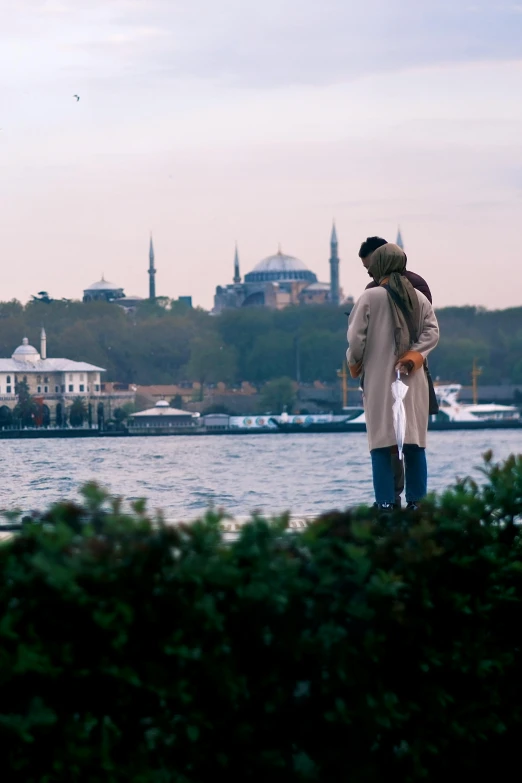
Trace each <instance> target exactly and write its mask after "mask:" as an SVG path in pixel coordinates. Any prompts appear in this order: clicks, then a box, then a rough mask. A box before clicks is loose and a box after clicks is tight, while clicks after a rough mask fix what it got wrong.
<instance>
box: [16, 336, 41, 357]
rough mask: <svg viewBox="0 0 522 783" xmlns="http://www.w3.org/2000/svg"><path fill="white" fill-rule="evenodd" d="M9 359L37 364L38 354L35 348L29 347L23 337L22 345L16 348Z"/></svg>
mask: <svg viewBox="0 0 522 783" xmlns="http://www.w3.org/2000/svg"><path fill="white" fill-rule="evenodd" d="M11 358H12V359H15V361H18V362H37V361H39V359H40V354H39V353H38V351H37V350H36V348H33V346H32V345H29V340H28V339H27V337H24V339H23V340H22V345H19V346H18V348H17V349H16V350H15V352H14V353H13V355H12V357H11Z"/></svg>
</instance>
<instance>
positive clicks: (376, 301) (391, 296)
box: [346, 237, 439, 510]
mask: <svg viewBox="0 0 522 783" xmlns="http://www.w3.org/2000/svg"><path fill="white" fill-rule="evenodd" d="M359 257H360V258H361V260H362V262H363V264H364V266H365V267H366V269H367V270H368V274H369V275H370V277H371V278H372V282H371V283H369V285H368V287H367V288H366V291H365V292H364V293H363V295H362V296H361V297H360V298H359V300H358V301H357V302H356V304H355V306H354V308H353V310H352V312H351V313H350V318H349V321H348V351H347V354H346V355H347V358H348V367H349V370H350V374H351V376H352V378H359V379H360V380H361V386H362V388H363V395H364V409H365V415H366V428H367V432H368V443H369V446H370V454H371V459H372V472H373V486H374V491H375V500H376V505H377V506H378V507H379V508H381V509H383V510H387V509H392V508H394V507H396V506H400V503H401V497H400V496H401V493H402V490H403V488H404V479H406V501H407V505H408V508H410V509H413V510H415V509H416V508H417V507H418V503H419V501H421V500H422V499H423V497H424V496H425V495H426V493H427V481H428V471H427V466H426V432H427V429H428V411H429V386H428V372H427V364H426V357H427V356H428V354H429V353H430V352H431V351H432V350H433V349H434V348H435V346H436V345H437V343H438V340H439V327H438V324H437V319H436V317H435V313H434V311H433V307H432V305H431V293H430V289H429V287H428V284H427V283H426V281H425V280H423V279H422V277H420V276H419V275H416V274H414V273H413V272H410V271H408V270H407V269H406V262H407V257H406V254H405V253H404V251H403V250H402V249H401V248H400V247H399V246H398V245H394V244H392V243H390V242H386V240H385V239H382V238H381V237H369V238H368V239H367V240H366V241H365V242H363V244H362V245H361V249H360V251H359ZM397 371H399V372H400V373H401V380H402V381H403V382H404V383H405V384H406V385H407V386H408V393H407V394H406V397H405V399H404V407H405V409H406V437H405V439H404V460H405V463H406V465H405V469H404V468H403V462H402V461H400V460H399V458H398V451H397V445H396V444H397V440H396V436H395V430H394V427H393V418H392V407H393V403H394V398H393V395H392V390H391V386H392V383H393V381H394V380H395V379H396V377H397Z"/></svg>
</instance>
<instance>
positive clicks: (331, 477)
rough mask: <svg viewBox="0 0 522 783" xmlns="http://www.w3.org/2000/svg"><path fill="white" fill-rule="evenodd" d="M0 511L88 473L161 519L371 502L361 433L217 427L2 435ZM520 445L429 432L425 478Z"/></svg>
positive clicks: (70, 493)
mask: <svg viewBox="0 0 522 783" xmlns="http://www.w3.org/2000/svg"><path fill="white" fill-rule="evenodd" d="M0 443H1V446H0V448H1V453H2V470H1V474H0V509H4V510H13V509H21V510H22V511H30V510H43V509H44V508H46V507H47V506H48V505H49V504H50V503H53V502H55V501H58V500H62V499H66V498H68V499H75V498H78V491H79V488H80V487H81V486H82V485H83V484H84V483H85V482H87V481H90V480H93V479H94V480H95V481H97V482H98V483H99V484H101V485H102V486H104V487H106V488H107V489H109V490H110V492H111V493H113V494H115V495H119V496H122V497H123V498H124V499H126V500H133V499H136V498H146V499H147V501H148V505H149V508H150V509H153V510H155V509H161V510H162V511H163V512H164V514H165V516H166V518H167V519H171V520H180V519H194V518H196V517H198V516H199V515H201V514H202V512H204V511H205V510H206V509H207V508H208V507H209V506H214V507H215V508H223V509H224V510H225V511H226V512H228V513H230V514H231V515H232V516H234V517H236V518H244V517H246V516H248V515H249V514H250V512H252V511H254V510H257V509H259V510H261V511H263V512H264V513H267V514H276V513H278V512H281V511H285V510H290V511H291V512H292V514H293V515H294V516H295V515H299V516H311V515H314V514H318V513H321V512H323V511H325V510H328V509H332V508H346V507H347V506H349V505H353V504H355V503H361V502H369V501H372V502H373V496H372V484H371V468H370V458H369V453H368V446H367V440H366V435H365V434H364V433H348V434H344V433H343V434H341V433H332V434H326V433H325V434H305V435H287V434H274V435H273V434H268V435H241V436H237V435H236V436H233V435H221V436H210V437H196V438H195V437H190V436H189V437H184V436H179V437H172V436H166V437H153V438H152V437H149V438H147V437H143V438H139V437H133V438H121V439H120V438H114V439H113V438H103V439H96V438H92V439H86V440H83V439H81V440H80V439H78V440H76V439H70V440H69V439H63V440H61V439H57V440H54V439H53V440H32V441H31V440H17V441H16V440H15V441H1V442H0ZM488 449H493V452H494V455H495V458H497V459H502V458H504V457H506V456H507V455H508V454H510V453H512V452H517V453H521V452H522V436H521V433H520V431H517V430H504V431H498V430H496V431H495V430H493V431H491V430H490V431H488V430H485V431H482V432H469V431H461V432H432V433H430V435H429V443H428V469H429V476H430V478H429V486H430V489H431V490H442V489H445V488H446V487H448V486H449V485H450V484H452V483H453V482H454V480H455V478H456V477H457V476H460V477H463V476H467V475H472V476H474V477H475V478H479V479H480V478H481V474H480V472H479V470H478V467H479V466H480V465H481V462H482V457H481V455H482V454H483V453H484V452H485V451H487V450H488Z"/></svg>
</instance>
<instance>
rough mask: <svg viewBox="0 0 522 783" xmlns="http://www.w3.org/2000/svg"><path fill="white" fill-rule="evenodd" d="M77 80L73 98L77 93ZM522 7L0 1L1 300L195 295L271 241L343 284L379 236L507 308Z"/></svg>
mask: <svg viewBox="0 0 522 783" xmlns="http://www.w3.org/2000/svg"><path fill="white" fill-rule="evenodd" d="M75 93H78V94H79V95H80V96H81V100H80V102H79V103H77V102H76V101H75V100H74V99H73V97H72V96H73V95H74V94H75ZM521 94H522V3H518V4H517V3H516V2H503V0H365V1H364V2H360V0H219V1H218V0H16V1H15V2H14V1H13V0H0V128H1V131H0V206H1V209H0V258H1V259H2V262H3V264H2V271H3V274H2V290H1V292H0V299H3V300H5V299H10V298H13V297H16V298H18V299H21V300H22V301H26V300H27V299H28V298H29V297H30V295H31V294H32V293H36V292H37V291H40V290H42V289H44V290H47V291H49V292H50V293H51V295H53V296H55V297H62V296H64V297H70V298H79V297H81V292H82V289H83V288H84V287H85V286H86V285H89V284H90V283H92V282H93V281H94V280H97V279H99V278H100V276H101V274H102V272H103V273H104V274H105V277H106V278H107V279H109V280H112V281H114V282H117V283H119V284H121V285H123V286H124V288H125V291H126V293H127V294H139V295H146V292H147V275H146V268H147V254H148V235H149V231H150V230H152V231H153V234H154V241H155V246H156V259H157V266H158V275H157V288H158V293H159V294H164V295H168V296H172V297H177V296H179V295H187V294H189V295H190V294H191V295H192V296H193V298H194V301H195V303H196V304H199V305H202V306H204V307H210V306H211V304H212V296H213V291H214V288H215V286H216V285H217V284H220V283H221V284H223V283H227V282H230V281H231V277H232V273H233V253H234V243H235V241H236V240H237V242H238V245H239V251H240V260H241V266H242V269H241V271H242V272H243V273H244V272H247V271H249V270H250V269H251V268H252V267H253V266H254V265H255V263H256V262H257V261H258V260H260V259H261V258H263V257H264V256H266V255H269V254H271V253H273V252H275V251H276V250H277V245H278V243H279V242H280V243H281V245H282V248H283V251H284V252H287V253H289V254H292V255H296V256H298V257H299V258H301V259H302V260H303V261H304V262H305V263H306V264H307V265H308V266H309V267H310V268H312V269H313V270H314V271H315V272H317V274H318V275H319V277H320V278H321V279H327V278H328V251H329V246H328V240H329V234H330V229H331V223H332V219H333V218H335V220H336V223H337V229H338V234H339V242H340V255H341V258H342V264H341V266H342V270H341V282H342V286H343V288H344V291H345V293H347V294H348V293H350V294H353V295H355V296H356V295H357V294H358V293H359V292H360V291H361V289H362V288H363V286H364V285H365V284H366V281H367V278H366V276H365V273H364V271H363V270H362V269H361V267H360V264H359V261H358V258H357V251H358V248H359V245H360V242H361V241H362V239H364V238H365V237H366V236H368V235H371V234H380V235H382V236H385V237H387V238H389V239H394V238H395V235H396V231H397V226H398V225H399V224H400V226H401V229H402V233H403V236H404V241H405V245H406V251H407V252H408V256H409V266H410V268H411V269H412V270H414V271H418V272H420V273H421V274H423V275H424V276H426V277H427V278H428V280H429V282H430V283H431V285H432V288H433V292H434V296H435V302H436V304H438V305H440V306H442V305H452V304H479V305H485V306H487V307H491V308H494V307H507V306H515V305H522V254H521V250H520V246H521V243H520V238H519V234H520V230H519V227H520V225H521V216H522V101H521V100H520V96H521Z"/></svg>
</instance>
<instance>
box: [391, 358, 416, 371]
mask: <svg viewBox="0 0 522 783" xmlns="http://www.w3.org/2000/svg"><path fill="white" fill-rule="evenodd" d="M414 367H415V365H414V364H413V362H412V361H411V359H408V361H407V362H397V364H396V365H395V369H396V370H398V371H399V372H400V374H401V375H409V374H410V372H413V368H414Z"/></svg>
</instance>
